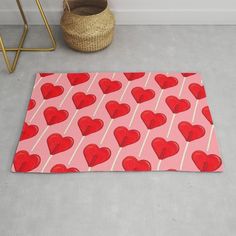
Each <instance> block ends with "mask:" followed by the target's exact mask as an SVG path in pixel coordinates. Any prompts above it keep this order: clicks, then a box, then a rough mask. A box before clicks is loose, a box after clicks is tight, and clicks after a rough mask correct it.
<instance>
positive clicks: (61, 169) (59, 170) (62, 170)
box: [50, 164, 79, 173]
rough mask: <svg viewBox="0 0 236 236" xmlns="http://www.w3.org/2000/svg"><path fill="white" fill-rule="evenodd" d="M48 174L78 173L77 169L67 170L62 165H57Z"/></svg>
mask: <svg viewBox="0 0 236 236" xmlns="http://www.w3.org/2000/svg"><path fill="white" fill-rule="evenodd" d="M50 172H51V173H75V172H79V170H78V169H77V168H74V167H71V168H67V167H66V166H65V165H63V164H57V165H55V166H53V167H52V169H51V171H50Z"/></svg>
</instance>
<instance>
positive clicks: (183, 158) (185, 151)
mask: <svg viewBox="0 0 236 236" xmlns="http://www.w3.org/2000/svg"><path fill="white" fill-rule="evenodd" d="M188 145H189V142H187V143H186V145H185V148H184V153H183V156H182V159H181V163H180V168H179V169H180V170H182V169H183V164H184V160H185V157H186V153H187V150H188Z"/></svg>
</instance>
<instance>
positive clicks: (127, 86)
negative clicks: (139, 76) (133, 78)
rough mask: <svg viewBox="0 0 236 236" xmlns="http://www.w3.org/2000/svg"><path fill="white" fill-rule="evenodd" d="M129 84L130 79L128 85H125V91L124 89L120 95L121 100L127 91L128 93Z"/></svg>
mask: <svg viewBox="0 0 236 236" xmlns="http://www.w3.org/2000/svg"><path fill="white" fill-rule="evenodd" d="M129 85H130V81H128V83H127V85H126V87H125V89H124V91H123V93H122V95H121V97H120V101H122V100H123V98H124V96H125V93H126V91H127V89H128V88H129Z"/></svg>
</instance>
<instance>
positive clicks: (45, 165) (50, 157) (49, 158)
mask: <svg viewBox="0 0 236 236" xmlns="http://www.w3.org/2000/svg"><path fill="white" fill-rule="evenodd" d="M51 159H52V155H50V156H49V157H48V159H47V161H46V163H45V164H44V166H43V168H42V170H41V173H43V172H44V170H45V168H46V167H47V165H48V163H49V161H50V160H51Z"/></svg>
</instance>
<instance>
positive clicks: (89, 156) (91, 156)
mask: <svg viewBox="0 0 236 236" xmlns="http://www.w3.org/2000/svg"><path fill="white" fill-rule="evenodd" d="M84 156H85V159H86V161H87V163H88V166H89V167H94V166H96V165H99V164H101V163H103V162H105V161H107V160H108V159H109V158H110V156H111V150H110V149H109V148H106V147H102V148H99V147H98V146H97V145H95V144H90V145H88V146H86V147H85V149H84Z"/></svg>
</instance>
